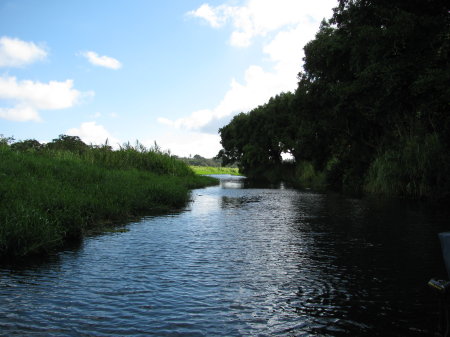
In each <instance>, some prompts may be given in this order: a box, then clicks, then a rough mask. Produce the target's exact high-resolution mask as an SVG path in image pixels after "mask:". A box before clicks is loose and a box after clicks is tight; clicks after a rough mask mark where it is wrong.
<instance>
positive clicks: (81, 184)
mask: <svg viewBox="0 0 450 337" xmlns="http://www.w3.org/2000/svg"><path fill="white" fill-rule="evenodd" d="M0 156H1V160H0V182H1V183H0V204H1V207H0V223H1V227H0V259H3V258H7V257H8V258H9V257H23V256H27V255H31V254H45V253H48V252H50V251H52V250H54V249H57V248H60V247H62V246H63V245H64V244H66V243H67V242H69V241H71V240H74V239H80V238H81V237H83V235H84V234H85V233H87V232H90V231H95V230H96V228H102V227H104V226H105V225H110V226H112V225H114V224H120V223H123V222H125V221H126V220H127V219H130V218H131V217H134V216H142V215H150V214H157V213H158V214H159V213H162V212H167V211H169V210H173V209H176V208H180V207H183V206H184V205H185V204H186V202H187V201H188V200H189V197H190V194H189V190H190V189H192V188H199V187H204V186H207V185H213V184H215V183H216V180H215V179H212V178H210V177H203V176H199V175H196V174H195V173H194V172H193V171H192V170H191V169H189V167H188V166H187V165H185V164H184V163H182V162H180V161H178V160H176V159H175V158H172V157H171V156H170V155H168V154H164V153H161V152H158V151H152V150H148V149H145V148H140V149H134V148H132V147H128V148H122V149H121V150H119V151H112V150H111V149H110V148H109V147H106V146H105V147H103V148H90V149H88V150H86V151H83V152H82V153H75V152H70V151H58V150H40V151H35V150H31V151H30V150H27V151H17V150H14V149H13V148H11V146H8V145H5V144H3V145H2V146H0Z"/></svg>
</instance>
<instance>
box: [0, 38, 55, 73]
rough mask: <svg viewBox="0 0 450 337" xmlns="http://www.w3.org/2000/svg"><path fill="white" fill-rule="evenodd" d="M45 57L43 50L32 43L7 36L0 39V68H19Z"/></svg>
mask: <svg viewBox="0 0 450 337" xmlns="http://www.w3.org/2000/svg"><path fill="white" fill-rule="evenodd" d="M46 57H47V52H46V51H45V50H44V48H42V47H39V46H37V45H36V44H34V43H33V42H26V41H22V40H19V39H16V38H10V37H7V36H2V37H1V38H0V67H21V66H24V65H27V64H30V63H33V62H35V61H38V60H42V59H45V58H46Z"/></svg>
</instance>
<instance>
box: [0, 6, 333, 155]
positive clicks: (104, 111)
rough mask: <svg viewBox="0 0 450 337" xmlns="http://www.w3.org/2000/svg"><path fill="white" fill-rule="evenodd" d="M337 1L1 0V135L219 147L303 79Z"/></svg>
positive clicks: (190, 150)
mask: <svg viewBox="0 0 450 337" xmlns="http://www.w3.org/2000/svg"><path fill="white" fill-rule="evenodd" d="M335 5H336V1H335V0H316V1H310V0H308V1H304V0H246V1H244V0H242V1H239V0H230V1H225V0H221V1H205V0H200V1H196V0H170V1H168V0H115V1H106V0H105V1H103V0H96V1H91V0H64V1H60V0H40V1H36V0H0V134H3V135H4V136H8V137H9V136H13V137H14V138H15V139H17V140H25V139H37V140H39V141H41V142H47V141H50V140H52V139H53V138H56V137H58V135H60V134H70V135H77V136H79V137H80V138H81V139H82V140H83V141H85V142H86V143H93V144H99V143H104V142H105V140H106V138H108V140H109V142H110V144H112V145H114V146H116V145H117V144H119V143H123V142H127V141H130V142H134V141H135V140H139V141H140V142H142V143H143V144H145V145H148V146H150V145H152V144H153V143H154V142H155V141H156V142H157V143H158V145H160V146H161V147H162V148H163V149H166V150H170V151H171V152H172V153H173V154H176V155H180V156H189V155H195V154H200V155H202V156H205V157H212V156H215V155H216V154H217V152H218V151H219V150H220V148H221V147H220V137H219V136H218V133H217V131H218V128H219V127H221V126H223V125H225V124H226V123H227V122H228V121H229V120H230V119H231V118H232V117H233V116H234V115H235V114H237V113H239V112H247V111H249V110H251V109H252V108H254V107H256V106H257V105H259V104H263V103H265V102H266V101H267V100H268V99H269V98H270V97H271V96H273V95H276V94H277V93H280V92H282V91H292V90H294V89H295V87H296V81H297V79H296V75H297V73H298V72H299V71H300V70H301V65H302V58H303V51H302V48H303V46H304V44H305V43H306V42H308V41H309V40H311V39H313V38H314V34H315V33H316V32H317V30H318V27H319V24H320V21H321V20H322V19H323V18H329V17H330V16H331V14H332V8H333V7H334V6H335Z"/></svg>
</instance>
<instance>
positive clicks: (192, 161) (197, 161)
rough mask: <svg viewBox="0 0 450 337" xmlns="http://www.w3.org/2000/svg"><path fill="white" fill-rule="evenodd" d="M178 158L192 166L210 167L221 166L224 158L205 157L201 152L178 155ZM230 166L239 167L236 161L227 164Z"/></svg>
mask: <svg viewBox="0 0 450 337" xmlns="http://www.w3.org/2000/svg"><path fill="white" fill-rule="evenodd" d="M175 157H176V158H177V159H179V160H181V161H182V162H184V163H186V164H187V165H190V166H208V167H221V166H222V160H221V159H219V158H205V157H202V156H201V155H199V154H196V155H194V156H193V157H192V156H189V157H177V156H175ZM227 166H229V167H237V164H236V163H233V164H230V165H227Z"/></svg>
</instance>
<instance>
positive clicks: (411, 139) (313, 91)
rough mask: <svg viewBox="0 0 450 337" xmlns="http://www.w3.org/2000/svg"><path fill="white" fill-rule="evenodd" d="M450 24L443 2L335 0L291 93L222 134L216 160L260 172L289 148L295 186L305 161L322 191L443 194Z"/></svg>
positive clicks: (449, 142)
mask: <svg viewBox="0 0 450 337" xmlns="http://www.w3.org/2000/svg"><path fill="white" fill-rule="evenodd" d="M449 27H450V16H449V6H448V3H447V2H445V1H436V0H428V1H427V0H412V1H410V0H389V1H387V0H377V1H375V0H373V1H370V0H340V1H339V2H338V4H337V7H336V8H335V10H334V15H333V16H332V18H330V19H329V20H324V21H323V22H322V24H321V26H320V29H319V31H318V32H317V34H316V37H315V39H314V40H312V41H310V42H309V43H308V44H307V45H306V46H305V47H304V51H305V58H304V67H303V70H302V72H301V73H300V74H299V75H298V78H299V82H298V87H297V90H296V91H295V93H293V94H292V93H283V94H280V95H278V96H276V97H274V98H271V99H270V100H269V102H268V103H267V104H265V105H263V106H260V107H257V108H255V109H253V110H252V111H250V112H249V113H247V114H244V113H242V114H240V115H238V116H236V117H235V118H234V119H233V120H232V121H231V122H230V123H229V124H228V125H226V126H225V127H223V128H221V129H220V131H219V132H220V135H221V137H222V146H223V150H222V151H221V152H220V154H219V156H220V157H221V158H222V160H223V162H224V163H230V162H239V164H240V166H241V168H242V170H243V172H244V173H246V174H248V175H250V176H262V175H264V174H263V173H264V172H267V171H268V170H276V168H277V167H278V168H279V167H282V166H283V163H282V161H281V157H280V155H281V153H283V152H286V153H290V154H292V156H293V157H294V159H295V166H297V168H294V171H295V170H296V172H295V173H294V176H295V177H294V180H295V179H298V177H299V175H301V174H302V173H301V172H299V170H298V167H300V166H301V163H305V162H307V163H309V164H310V165H312V167H313V168H314V170H315V172H316V173H320V174H322V176H324V177H325V181H324V184H325V185H326V186H328V187H329V188H335V189H339V190H344V191H349V192H356V193H358V192H361V191H363V190H365V191H368V192H373V193H388V194H402V195H410V196H414V197H422V196H431V195H439V196H440V197H448V196H449V195H450V194H449V192H450V179H449V178H448V176H449V173H450V172H449V169H450V157H449V153H450V118H449V113H450V111H449V110H450V109H449V97H450V89H449V87H450V86H449V83H450V67H449V59H450V57H449V56H450V55H449V51H450V45H449V44H450V42H449V41H450V28H449ZM284 178H285V179H286V177H284ZM288 179H292V175H291V177H290V178H288Z"/></svg>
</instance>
